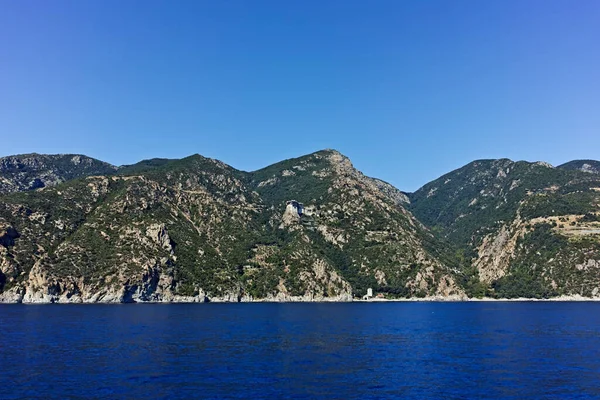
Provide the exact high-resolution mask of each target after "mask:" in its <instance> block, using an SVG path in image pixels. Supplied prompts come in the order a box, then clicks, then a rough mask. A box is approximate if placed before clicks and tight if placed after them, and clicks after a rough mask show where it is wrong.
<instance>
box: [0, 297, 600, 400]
mask: <svg viewBox="0 0 600 400" xmlns="http://www.w3.org/2000/svg"><path fill="white" fill-rule="evenodd" d="M0 340H1V341H0V398H2V399H16V398H40V399H48V398H107V399H112V398H164V399H173V398H182V399H183V398H185V399H187V398H222V397H225V398H316V397H328V398H339V399H351V398H361V399H371V398H414V399H423V398H431V399H442V398H457V399H459V398H480V399H481V398H510V399H522V398H552V399H554V398H565V399H576V398H600V303H354V304H171V305H165V304H153V305H150V304H127V305H37V306H26V305H0Z"/></svg>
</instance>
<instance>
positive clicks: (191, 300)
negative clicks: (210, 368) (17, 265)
mask: <svg viewBox="0 0 600 400" xmlns="http://www.w3.org/2000/svg"><path fill="white" fill-rule="evenodd" d="M596 301H600V297H583V296H580V295H570V296H559V297H552V298H548V299H537V298H529V297H517V298H499V299H496V298H491V297H482V298H470V297H461V296H447V297H442V296H429V297H411V298H397V299H384V298H372V299H368V300H363V299H351V298H348V297H331V298H329V297H304V296H302V297H285V298H282V297H268V298H264V299H253V298H249V297H242V298H239V299H235V298H227V297H226V298H219V297H216V298H208V297H205V298H200V297H185V296H182V297H174V298H170V299H152V300H141V299H136V300H128V301H125V300H123V299H114V298H113V299H110V300H107V301H102V300H98V299H94V298H91V299H85V300H83V299H81V298H36V299H23V298H20V299H19V298H14V297H13V298H11V297H4V296H2V293H0V304H25V305H35V304H197V303H205V304H207V303H414V302H417V303H427V302H429V303H431V302H438V303H453V302H454V303H462V302H596Z"/></svg>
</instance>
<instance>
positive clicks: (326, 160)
mask: <svg viewBox="0 0 600 400" xmlns="http://www.w3.org/2000/svg"><path fill="white" fill-rule="evenodd" d="M12 157H13V159H12V160H13V162H12V164H11V165H13V164H14V158H15V157H16V158H18V157H22V158H24V159H27V160H29V161H28V163H29V164H30V165H27V164H26V166H27V167H28V168H29V169H25V171H23V170H19V171H17V173H16V174H15V171H14V166H13V168H12V169H8V168H7V170H8V173H7V172H6V170H4V171H3V170H2V169H1V168H0V180H2V179H4V182H6V181H9V180H10V179H11V178H14V177H15V176H16V177H17V180H16V183H13V184H12V186H11V188H12V189H13V190H12V192H10V193H4V194H2V193H0V301H13V302H14V301H17V302H130V301H135V302H139V301H241V300H244V301H247V300H259V299H263V300H264V299H266V300H286V301H289V300H302V301H314V300H320V301H324V300H336V301H339V300H351V299H352V298H356V297H360V296H362V295H364V294H365V293H366V290H367V288H372V289H373V290H374V292H375V293H376V294H377V295H379V296H382V297H388V298H397V297H427V296H439V297H440V298H446V299H448V298H452V299H460V298H466V297H468V296H470V297H480V296H491V297H519V296H523V297H537V298H540V297H542V298H545V297H556V296H564V295H585V296H596V295H598V294H599V292H600V288H598V285H597V284H595V283H594V282H596V281H597V280H598V279H597V277H598V275H599V274H598V272H597V270H596V265H598V267H599V268H600V254H598V252H597V251H596V248H597V231H598V233H600V223H597V222H596V220H597V219H598V215H600V211H599V210H598V207H597V205H598V204H600V200H599V199H598V196H597V192H596V189H598V191H600V183H598V180H600V176H599V175H597V174H591V173H589V171H587V172H584V171H582V170H580V168H575V167H577V166H580V165H583V164H586V163H582V162H580V161H577V160H576V161H577V163H575V161H574V162H571V164H570V166H567V167H564V165H561V166H558V167H552V166H550V165H549V164H547V163H544V162H526V161H516V162H515V161H511V160H509V159H488V160H475V161H473V162H471V163H469V164H467V165H465V166H463V167H461V168H458V169H456V170H454V171H451V172H449V173H448V174H444V175H442V176H441V177H440V178H438V179H436V180H434V181H432V182H429V183H427V184H425V185H424V186H423V187H421V188H420V189H418V190H417V191H415V192H413V193H405V192H402V191H400V190H399V189H397V188H395V187H394V186H393V185H391V184H389V183H387V182H385V181H382V180H380V179H377V178H371V177H368V176H366V175H364V174H363V173H362V172H360V171H358V170H357V169H356V168H354V166H353V165H352V162H351V161H350V159H349V158H348V157H346V156H344V155H343V154H341V153H340V152H338V151H336V150H333V149H326V150H320V151H316V152H314V153H310V154H307V155H303V156H300V157H296V158H290V159H287V160H282V161H280V162H277V163H275V164H271V165H269V166H266V167H264V168H260V169H258V170H256V171H250V172H246V171H241V170H238V169H236V168H234V167H232V166H230V165H227V164H225V163H223V162H221V161H219V160H216V159H211V158H206V157H203V156H201V155H199V154H194V155H191V156H188V157H185V158H182V159H160V158H155V159H148V160H142V161H140V162H138V163H136V164H131V165H127V166H120V167H115V166H112V165H110V164H107V163H102V162H101V161H99V160H94V159H91V158H86V157H85V156H81V155H56V156H52V155H50V156H47V155H35V154H33V155H31V154H30V155H24V156H12ZM32 157H33V158H35V157H39V159H40V160H42V161H40V162H37V163H36V162H34V161H35V160H34V161H31V159H32ZM74 157H79V158H75V159H74ZM5 159H8V157H4V158H1V159H0V166H1V165H3V164H2V163H1V162H2V160H5ZM88 159H89V160H88ZM45 160H50V161H49V162H48V164H44V162H45ZM57 160H58V161H57ZM582 161H589V160H582ZM53 162H54V163H53ZM98 163H99V164H98ZM574 163H575V165H574ZM81 164H83V167H84V168H81V169H80V170H78V169H77V166H78V165H81ZM567 164H569V163H567ZM32 166H33V167H32ZM89 166H92V167H94V168H96V169H94V168H91V167H89ZM34 167H35V168H34ZM36 168H37V169H36ZM48 171H50V172H48ZM38 172H39V174H40V175H39V176H36V173H38ZM40 176H41V177H47V176H51V178H52V179H46V181H42V183H44V185H43V187H41V188H40V187H35V185H33V187H32V185H31V184H30V182H31V181H32V180H35V179H40V180H41V178H40ZM19 179H20V180H19ZM32 189H34V190H32ZM35 189H37V190H35ZM599 207H600V206H599ZM540 249H546V250H544V251H543V252H540ZM536 252H537V253H539V255H538V254H537V253H536ZM557 260H558V261H557ZM548 263H550V264H552V263H554V264H556V263H558V264H556V265H555V266H553V267H552V269H550V270H549V269H547V268H545V267H544V265H546V264H548Z"/></svg>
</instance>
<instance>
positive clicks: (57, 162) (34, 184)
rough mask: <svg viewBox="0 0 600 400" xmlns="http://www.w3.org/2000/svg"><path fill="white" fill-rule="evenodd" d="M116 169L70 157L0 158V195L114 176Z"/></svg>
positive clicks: (101, 163)
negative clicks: (90, 177)
mask: <svg viewBox="0 0 600 400" xmlns="http://www.w3.org/2000/svg"><path fill="white" fill-rule="evenodd" d="M116 170H117V167H115V166H112V165H110V164H108V163H105V162H102V161H98V160H96V159H93V158H90V157H86V156H82V155H74V154H59V155H43V154H22V155H17V156H9V157H2V158H0V194H2V193H11V192H19V191H24V190H33V189H39V188H43V187H45V186H53V185H56V184H59V183H61V182H64V181H67V180H70V179H75V178H79V177H85V176H92V175H104V174H110V173H114V172H115V171H116Z"/></svg>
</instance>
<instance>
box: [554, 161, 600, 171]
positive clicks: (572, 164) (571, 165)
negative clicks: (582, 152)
mask: <svg viewBox="0 0 600 400" xmlns="http://www.w3.org/2000/svg"><path fill="white" fill-rule="evenodd" d="M557 168H562V169H568V170H579V171H582V172H590V173H593V174H600V161H596V160H573V161H569V162H568V163H564V164H562V165H559V166H558V167H557Z"/></svg>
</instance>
